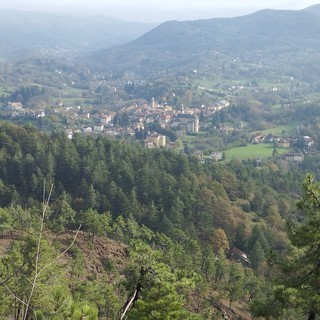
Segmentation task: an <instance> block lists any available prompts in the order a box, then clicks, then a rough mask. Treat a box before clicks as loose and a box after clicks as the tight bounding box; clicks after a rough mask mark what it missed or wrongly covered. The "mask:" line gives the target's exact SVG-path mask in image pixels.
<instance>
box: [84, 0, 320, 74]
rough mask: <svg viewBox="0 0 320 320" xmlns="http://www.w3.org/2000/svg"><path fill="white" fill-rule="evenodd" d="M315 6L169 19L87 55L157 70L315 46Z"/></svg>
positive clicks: (318, 42)
mask: <svg viewBox="0 0 320 320" xmlns="http://www.w3.org/2000/svg"><path fill="white" fill-rule="evenodd" d="M319 11H320V6H319V5H318V6H313V7H310V8H307V9H305V10H300V11H291V10H269V9H268V10H267V9H266V10H261V11H258V12H256V13H253V14H250V15H246V16H241V17H235V18H218V19H209V20H196V21H182V22H179V21H169V22H165V23H163V24H161V25H159V26H158V27H156V28H155V29H153V30H151V31H149V32H147V33H146V34H144V35H142V36H141V37H140V38H138V39H136V40H134V41H132V42H131V43H129V44H126V45H123V46H120V47H118V48H113V49H109V50H100V51H99V52H97V53H95V54H94V55H93V56H91V57H90V58H91V59H93V60H95V61H96V62H98V63H99V62H100V63H101V62H102V63H103V65H104V66H107V67H109V68H124V69H127V68H133V69H135V70H138V69H140V70H141V69H143V68H144V69H145V70H148V69H149V70H150V71H151V72H152V71H153V70H156V69H158V70H160V69H166V68H173V67H180V66H183V65H189V64H193V65H197V64H199V63H203V62H204V63H208V61H210V57H214V53H215V52H220V53H226V54H228V53H232V54H234V55H246V54H252V53H253V52H262V53H263V54H268V53H272V54H277V53H279V52H295V51H297V50H298V51H299V50H306V49H310V50H319V51H320V19H319V16H318V14H317V13H318V12H319Z"/></svg>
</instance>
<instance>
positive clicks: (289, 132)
mask: <svg viewBox="0 0 320 320" xmlns="http://www.w3.org/2000/svg"><path fill="white" fill-rule="evenodd" d="M259 132H262V134H264V135H268V134H269V133H272V134H273V135H277V136H282V135H283V136H294V135H297V130H296V127H295V125H287V126H280V127H275V128H270V129H267V130H263V131H259Z"/></svg>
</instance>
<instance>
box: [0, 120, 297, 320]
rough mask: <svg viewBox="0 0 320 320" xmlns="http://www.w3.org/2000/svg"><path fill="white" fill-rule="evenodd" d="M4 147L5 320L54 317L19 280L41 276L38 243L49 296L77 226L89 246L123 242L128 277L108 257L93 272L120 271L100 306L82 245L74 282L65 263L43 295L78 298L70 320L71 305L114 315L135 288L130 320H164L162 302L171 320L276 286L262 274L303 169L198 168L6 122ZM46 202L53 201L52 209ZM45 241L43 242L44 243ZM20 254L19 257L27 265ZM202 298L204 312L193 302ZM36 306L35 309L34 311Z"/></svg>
mask: <svg viewBox="0 0 320 320" xmlns="http://www.w3.org/2000/svg"><path fill="white" fill-rule="evenodd" d="M0 144H1V146H0V161H1V166H0V177H1V181H0V194H1V197H0V200H1V207H2V209H1V212H0V217H1V224H0V225H1V233H2V237H4V238H7V237H8V236H9V239H11V240H10V241H11V242H12V247H11V249H9V250H8V251H7V252H6V253H5V255H4V256H3V257H2V260H1V265H0V267H1V270H3V273H2V274H3V275H2V276H1V281H4V282H5V284H6V285H5V286H0V288H1V290H2V291H1V292H0V293H1V294H3V295H4V296H6V295H7V293H8V290H10V291H12V290H13V292H14V293H13V295H11V298H10V297H8V298H6V299H4V300H3V302H2V305H3V309H2V310H3V311H2V314H3V315H4V316H5V315H12V314H13V312H15V313H16V314H17V315H16V318H15V319H20V318H21V316H22V315H23V313H25V314H28V316H27V318H28V317H29V318H30V319H31V318H32V317H33V315H32V312H37V314H38V315H39V316H40V315H42V317H44V318H46V317H47V316H49V314H50V312H51V311H50V310H49V309H47V311H43V309H42V306H43V302H41V299H40V300H39V295H41V294H42V293H41V292H42V291H39V290H40V288H38V287H34V288H33V289H32V290H31V289H30V288H29V286H28V284H27V283H25V282H23V281H22V280H21V278H19V277H24V274H27V275H28V276H27V277H29V279H31V278H32V276H33V275H34V274H36V275H37V273H35V272H37V271H35V269H34V268H35V264H36V262H35V259H34V254H36V255H37V250H39V249H38V248H39V246H40V248H41V252H42V254H41V255H40V257H41V259H40V260H39V261H38V262H37V264H36V265H37V270H39V268H40V270H42V269H41V266H42V268H44V269H46V271H45V272H43V273H42V272H41V276H40V274H39V276H36V277H34V278H33V279H36V281H39V283H41V288H42V289H41V290H46V288H47V286H48V285H49V284H50V282H51V281H53V279H52V272H53V270H55V271H54V272H57V268H60V269H61V268H62V265H63V263H62V262H61V261H60V260H59V261H58V260H57V261H56V260H55V258H54V257H55V256H56V255H58V256H59V251H60V252H61V251H62V252H63V250H62V248H61V249H59V247H61V245H62V244H61V242H59V241H61V237H62V239H63V237H67V236H66V235H68V234H69V235H72V234H73V235H75V236H76V237H79V235H78V234H79V231H80V230H81V234H82V233H83V234H84V235H85V238H84V239H86V240H85V243H89V244H83V246H85V247H86V246H88V245H89V246H90V243H92V244H93V247H92V249H91V250H94V248H95V243H96V242H97V241H102V240H100V239H102V238H101V236H103V237H105V236H107V237H109V238H111V239H114V240H115V241H120V242H122V243H124V244H126V245H127V246H128V248H129V251H128V252H129V255H128V256H127V254H128V253H125V254H124V255H125V256H127V257H126V260H127V261H128V262H126V264H127V263H128V264H127V267H125V269H124V266H122V269H121V268H120V271H119V269H117V268H115V266H114V262H113V261H112V260H108V259H107V261H105V262H104V264H105V265H104V267H103V269H104V270H105V271H103V272H98V273H97V275H96V276H95V277H98V278H99V279H101V277H102V276H107V275H108V274H109V277H111V274H113V276H112V277H111V278H109V280H106V282H105V285H106V288H105V289H103V290H106V291H103V292H105V293H103V292H102V291H100V289H99V290H98V291H97V292H96V293H93V292H92V299H91V293H90V294H89V293H86V292H87V291H86V290H89V289H88V288H87V289H86V287H85V286H86V283H90V286H95V285H97V286H99V287H100V283H101V282H95V281H96V280H94V279H95V278H92V274H91V275H90V272H88V273H87V275H86V273H85V272H84V271H79V270H86V263H85V259H84V257H83V254H84V252H83V251H81V249H80V248H78V245H79V243H81V242H79V241H80V239H78V240H77V241H78V244H77V245H74V246H71V247H70V248H69V249H68V253H67V255H68V257H69V258H68V259H71V262H69V263H71V265H72V266H73V265H74V267H72V268H76V269H72V270H73V271H72V270H71V271H70V270H69V267H68V269H67V270H68V271H65V272H67V273H68V274H69V273H70V272H71V274H70V275H69V276H70V277H71V278H70V282H68V283H69V284H68V285H66V284H64V285H63V284H62V282H63V279H64V277H66V273H65V272H64V271H63V268H62V270H60V271H59V272H60V273H61V280H59V281H60V282H59V281H58V282H57V283H56V285H57V286H54V287H53V288H52V290H53V291H52V290H51V291H50V292H47V293H46V295H45V297H46V298H47V299H49V300H50V299H56V298H57V297H58V296H56V295H57V294H59V296H60V297H61V299H69V300H68V301H69V307H68V308H66V309H65V310H64V311H63V310H61V314H64V315H65V317H66V318H67V317H70V319H76V318H72V317H73V313H72V310H74V312H75V313H76V312H80V313H81V312H82V311H81V310H83V309H82V308H88V310H90V312H92V314H93V315H92V319H95V317H97V314H99V317H101V318H103V317H104V318H105V319H114V317H115V314H116V312H117V310H122V311H124V309H121V305H125V300H126V297H127V295H128V294H129V293H130V292H137V290H138V289H137V287H136V286H137V285H138V287H139V286H142V288H143V289H141V288H140V291H141V292H139V296H140V295H141V301H140V300H139V302H137V303H136V304H135V306H134V308H132V309H131V310H132V311H130V313H129V318H130V319H142V318H141V317H143V315H144V314H145V313H146V312H152V313H153V314H155V319H163V318H161V317H163V313H160V314H159V315H158V316H156V314H157V312H158V311H157V310H159V309H161V305H162V304H164V305H166V306H167V309H166V310H167V311H166V312H168V313H167V315H166V317H167V318H168V319H169V318H170V317H173V318H174V319H185V318H188V319H208V314H212V316H213V314H216V315H217V314H218V313H219V312H220V313H221V312H222V313H223V312H225V311H224V310H225V308H226V306H223V305H221V303H220V302H219V301H220V299H221V298H225V299H227V301H229V302H228V305H229V307H230V308H232V305H233V304H234V303H236V302H237V303H245V304H248V303H250V301H251V300H252V299H253V298H254V297H255V298H256V297H258V296H259V294H261V290H262V291H263V292H264V291H265V290H268V289H267V287H266V283H265V282H264V280H263V279H264V278H265V277H269V276H270V271H269V262H270V259H271V258H270V257H271V256H272V255H271V256H270V254H271V253H272V252H273V254H276V255H283V254H285V253H286V252H287V250H288V243H289V242H288V241H289V240H288V238H287V235H286V232H285V230H286V229H285V220H286V219H290V220H292V221H296V222H298V221H300V219H301V213H300V212H299V211H297V210H296V209H295V200H294V198H295V197H296V196H297V195H299V194H301V181H302V173H301V171H299V170H297V168H296V167H295V166H291V167H290V166H288V164H287V163H285V162H281V161H280V162H275V161H270V162H266V163H263V164H259V165H258V166H257V165H255V164H254V162H253V163H252V162H248V163H245V162H239V161H233V162H230V163H228V164H201V163H200V162H199V160H198V159H197V158H196V157H194V156H187V155H186V154H184V153H181V152H180V153H176V152H174V151H170V150H165V149H154V150H148V149H144V148H142V147H141V146H140V145H139V144H138V143H135V142H133V143H127V142H124V141H121V140H114V139H109V138H105V137H102V136H99V137H97V138H92V137H89V136H88V137H87V136H85V135H80V134H79V135H76V136H74V139H72V140H70V139H68V138H67V137H66V135H65V134H63V133H53V134H52V135H48V134H45V133H41V132H39V131H37V130H36V129H35V128H33V127H32V126H30V125H26V126H24V127H20V126H15V125H12V124H9V123H5V122H2V123H1V126H0ZM50 190H51V191H50ZM44 197H45V199H47V197H49V198H50V199H48V200H49V201H48V203H47V206H46V207H44V206H43V201H44V200H43V199H44ZM41 208H42V209H41ZM44 208H45V209H44ZM41 212H42V213H41ZM41 217H42V218H41ZM39 219H40V220H39ZM39 221H42V223H40V224H39ZM79 228H80V229H79ZM77 229H78V231H77V232H76V230H77ZM45 230H47V231H45ZM50 234H52V236H49V235H50ZM53 234H55V239H54V236H53ZM39 235H42V236H43V241H42V240H41V242H40V244H41V245H39V243H38V245H37V238H38V239H39ZM68 237H69V239H70V236H68ZM71 239H72V237H71ZM71 239H70V240H69V241H71ZM98 239H99V240H98ZM81 241H82V240H81ZM59 243H60V244H59ZM69 243H70V242H69ZM76 243H77V242H76ZM62 246H63V245H62ZM234 247H235V248H237V250H239V249H240V250H242V252H245V253H247V255H248V258H249V259H250V267H248V265H243V264H241V263H236V264H235V263H234V262H231V261H230V260H228V259H227V257H229V250H230V249H232V248H234ZM64 248H65V245H64ZM26 250H27V251H26ZM119 250H120V249H119ZM69 251H70V252H69ZM89 251H90V249H89ZM26 252H28V255H27V256H26V255H25V253H26ZM66 252H67V251H66ZM14 256H15V257H16V258H13V257H14ZM215 257H216V258H215ZM12 259H18V260H17V261H19V262H18V263H17V266H18V269H15V266H14V264H13V261H12ZM26 259H29V260H26ZM50 261H51V262H50ZM52 261H54V263H52ZM61 263H62V264H61ZM47 264H48V267H46V266H47ZM27 266H28V267H27ZM49 266H50V267H49ZM145 268H147V269H145ZM51 269H52V270H51ZM22 270H24V271H22ZM50 270H51V271H50ZM77 270H78V271H77ZM121 270H122V271H121ZM139 270H140V271H139ZM150 270H151V271H150ZM73 272H75V275H73ZM110 272H111V273H110ZM60 273H59V274H60ZM104 274H105V275H104ZM116 274H118V276H117V277H118V278H117V277H116ZM69 276H68V277H69ZM119 277H120V278H119ZM123 277H124V278H125V279H126V281H127V284H125V283H123V285H122V287H121V288H122V289H121V290H122V291H121V292H122V293H121V294H120V292H119V291H118V289H117V290H116V288H117V286H118V285H120V282H119V281H120V279H123ZM59 279H60V278H59ZM111 279H112V280H111ZM117 279H118V280H117ZM30 281H31V280H30ZM55 281H56V280H55ZM61 281H62V282H61ZM88 281H89V282H88ZM159 281H160V282H161V283H162V285H161V286H159ZM17 283H19V285H18V284H17ZM98 283H99V284H98ZM13 288H14V289H13ZM93 288H94V287H92V290H95V289H93ZM146 288H147V289H146ZM254 288H255V289H254ZM18 290H20V291H18ZM56 290H58V291H56ZM90 290H91V289H90ZM101 290H102V289H101ZM159 290H160V291H159ZM138 291H139V290H138ZM19 292H21V293H19ZM58 292H59V293H58ZM265 292H266V291H265ZM258 293H259V294H258ZM87 294H88V297H89V298H85V297H87ZM103 294H107V295H108V299H111V300H108V301H109V302H108V303H109V305H108V306H106V305H105V303H101V304H99V303H97V301H96V300H95V299H96V298H94V297H96V296H95V295H98V296H99V299H104V298H102V296H100V295H103ZM50 295H51V296H50ZM195 295H196V296H197V301H198V302H197V304H196V305H195V304H194V303H191V300H193V299H191V297H195ZM212 295H213V296H215V297H216V298H215V299H217V300H214V301H215V302H212V303H209V304H208V301H207V300H206V299H209V297H210V296H212ZM156 296H157V297H161V299H160V298H159V299H160V300H159V305H155V304H154V299H155V297H156ZM169 296H171V297H174V298H173V299H174V300H173V301H172V303H173V302H174V301H175V302H174V303H173V304H168V303H167V302H166V299H168V297H169ZM213 296H212V297H211V298H210V299H213ZM54 297H56V298H54ZM111 297H112V298H111ZM218 297H220V298H218ZM129 298H130V297H129ZM129 298H128V299H129ZM138 299H140V298H137V300H138ZM162 299H163V301H162ZM190 299H191V300H190ZM28 300H30V301H29V302H30V303H29V304H28V306H29V307H30V308H26V307H25V306H26V303H25V301H28ZM19 301H20V302H19ZM21 301H22V302H24V303H22V304H21ZM99 301H100V300H99ZM111 301H113V302H111ZM206 301H207V302H206ZM252 301H254V300H252ZM52 303H58V302H57V301H56V302H52ZM190 303H191V304H190ZM14 306H15V307H14ZM52 308H54V306H53V307H52ZM108 308H109V309H108ZM117 308H118V309H117ZM70 310H71V311H70ZM77 310H78V311H77ZM146 310H149V311H146ZM219 310H220V311H219ZM231 310H232V309H231ZM46 312H47V316H46ZM52 312H53V311H52ZM63 312H64V313H63ZM68 312H69V313H68ZM95 312H98V313H95ZM190 312H191V313H193V315H192V314H191V313H190ZM217 312H218V313H217ZM95 314H96V315H95ZM196 314H197V316H196ZM67 315H68V316H67ZM173 315H174V316H173ZM144 316H145V315H144ZM146 317H147V318H148V316H146ZM157 317H158V318H157ZM147 318H146V319H147ZM167 318H166V319H167ZM244 319H245V318H244Z"/></svg>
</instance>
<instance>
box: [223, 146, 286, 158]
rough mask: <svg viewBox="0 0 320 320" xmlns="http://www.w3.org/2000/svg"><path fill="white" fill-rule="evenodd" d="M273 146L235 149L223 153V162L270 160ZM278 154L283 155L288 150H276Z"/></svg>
mask: <svg viewBox="0 0 320 320" xmlns="http://www.w3.org/2000/svg"><path fill="white" fill-rule="evenodd" d="M272 151H273V145H271V144H265V143H261V144H249V145H248V146H246V147H236V148H232V149H229V150H226V151H225V160H226V161H230V160H233V159H238V160H247V159H255V158H271V157H272ZM277 151H278V154H284V153H286V152H288V151H289V149H288V148H278V149H277Z"/></svg>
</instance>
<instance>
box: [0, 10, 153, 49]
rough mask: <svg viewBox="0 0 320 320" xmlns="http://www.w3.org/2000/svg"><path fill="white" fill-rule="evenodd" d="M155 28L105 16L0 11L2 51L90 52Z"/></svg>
mask: <svg viewBox="0 0 320 320" xmlns="http://www.w3.org/2000/svg"><path fill="white" fill-rule="evenodd" d="M154 26H156V24H147V23H138V22H128V21H124V20H120V19H117V18H114V17H105V16H102V15H100V16H98V15H95V16H94V15H83V14H82V15H80V14H74V15H73V14H67V13H66V14H62V13H50V12H40V11H39V12H37V11H23V10H0V38H1V40H2V49H1V51H2V52H10V51H12V52H13V51H21V50H35V49H38V48H41V49H43V48H55V47H56V46H59V47H63V48H67V49H70V50H80V51H90V50H96V49H98V48H101V47H110V46H114V45H120V44H123V43H126V42H129V41H131V40H134V39H135V38H137V37H138V36H140V35H142V34H143V33H145V32H146V31H148V30H150V29H151V28H153V27H154Z"/></svg>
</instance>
